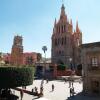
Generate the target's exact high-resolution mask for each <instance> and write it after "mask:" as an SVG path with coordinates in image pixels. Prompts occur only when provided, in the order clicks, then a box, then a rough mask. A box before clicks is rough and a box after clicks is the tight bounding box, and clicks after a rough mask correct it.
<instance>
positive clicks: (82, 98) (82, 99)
mask: <svg viewBox="0 0 100 100" xmlns="http://www.w3.org/2000/svg"><path fill="white" fill-rule="evenodd" d="M66 100H100V97H98V96H92V95H91V96H90V95H84V94H83V93H82V92H81V93H78V94H77V95H74V96H71V97H68V99H66Z"/></svg>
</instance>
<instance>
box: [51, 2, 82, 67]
mask: <svg viewBox="0 0 100 100" xmlns="http://www.w3.org/2000/svg"><path fill="white" fill-rule="evenodd" d="M81 44H82V32H81V31H80V29H79V26H78V22H77V23H76V29H75V30H74V31H73V24H72V20H70V21H69V19H68V18H67V15H66V13H65V7H64V5H63V4H62V7H61V14H60V18H59V20H58V21H56V19H55V22H54V28H53V34H52V50H51V51H52V55H51V58H52V63H54V64H66V65H68V66H77V65H78V64H80V51H79V45H81Z"/></svg>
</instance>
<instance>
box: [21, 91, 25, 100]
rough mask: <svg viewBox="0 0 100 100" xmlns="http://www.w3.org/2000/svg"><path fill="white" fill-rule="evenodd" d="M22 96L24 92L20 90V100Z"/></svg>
mask: <svg viewBox="0 0 100 100" xmlns="http://www.w3.org/2000/svg"><path fill="white" fill-rule="evenodd" d="M23 95H24V92H23V90H21V91H20V97H21V100H22V99H23Z"/></svg>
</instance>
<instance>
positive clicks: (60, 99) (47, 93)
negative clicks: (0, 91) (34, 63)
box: [15, 80, 100, 100]
mask: <svg viewBox="0 0 100 100" xmlns="http://www.w3.org/2000/svg"><path fill="white" fill-rule="evenodd" d="M41 81H42V80H34V81H33V85H30V86H27V88H26V89H27V90H30V91H31V90H32V88H34V87H35V86H36V87H37V88H38V91H39V92H40V85H41ZM52 84H54V86H55V88H54V91H52ZM82 85H83V84H82V83H79V82H74V84H73V86H74V90H75V92H76V95H75V96H73V97H70V89H69V82H66V83H65V82H64V81H62V80H53V81H49V82H48V83H47V82H46V81H45V80H44V83H43V94H44V95H43V97H41V98H37V97H36V96H32V95H29V94H26V93H24V96H23V100H100V98H99V99H98V98H97V99H96V98H94V97H87V96H83V95H82V94H81V93H80V92H81V91H82ZM15 94H16V95H18V96H19V97H20V93H19V91H15ZM19 100H20V98H19Z"/></svg>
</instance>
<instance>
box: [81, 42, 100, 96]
mask: <svg viewBox="0 0 100 100" xmlns="http://www.w3.org/2000/svg"><path fill="white" fill-rule="evenodd" d="M81 50H82V52H81V57H82V67H83V91H84V92H85V93H88V94H99V95H100V42H94V43H88V44H83V45H82V48H81Z"/></svg>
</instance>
